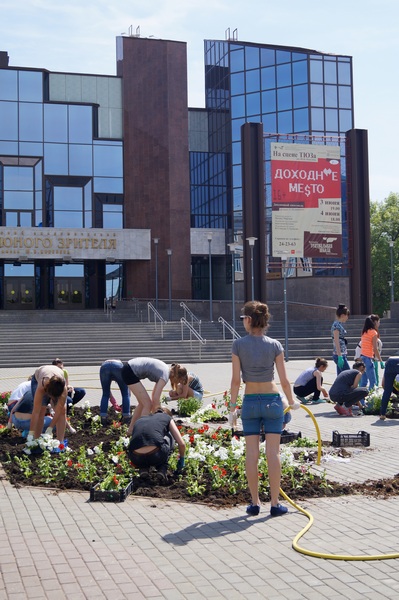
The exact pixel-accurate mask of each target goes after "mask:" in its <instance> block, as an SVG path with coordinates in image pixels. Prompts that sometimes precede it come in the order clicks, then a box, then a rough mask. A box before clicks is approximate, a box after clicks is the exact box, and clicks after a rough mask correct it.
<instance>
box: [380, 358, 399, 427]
mask: <svg viewBox="0 0 399 600" xmlns="http://www.w3.org/2000/svg"><path fill="white" fill-rule="evenodd" d="M396 375H399V359H398V358H389V359H388V360H387V362H386V363H385V370H384V393H383V394H382V399H381V410H380V414H381V415H385V413H386V412H387V406H388V402H389V399H390V397H391V394H392V390H393V382H394V381H395V377H396Z"/></svg>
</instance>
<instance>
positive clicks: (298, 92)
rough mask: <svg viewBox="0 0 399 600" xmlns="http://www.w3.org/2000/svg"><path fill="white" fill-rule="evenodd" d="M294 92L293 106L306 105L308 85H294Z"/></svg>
mask: <svg viewBox="0 0 399 600" xmlns="http://www.w3.org/2000/svg"><path fill="white" fill-rule="evenodd" d="M293 92H294V108H301V107H303V106H307V105H308V102H309V100H308V86H307V85H296V86H294V88H293Z"/></svg>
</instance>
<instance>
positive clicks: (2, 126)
mask: <svg viewBox="0 0 399 600" xmlns="http://www.w3.org/2000/svg"><path fill="white" fill-rule="evenodd" d="M0 139H1V140H17V139H18V104H17V103H16V102H0Z"/></svg>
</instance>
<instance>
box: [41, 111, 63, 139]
mask: <svg viewBox="0 0 399 600" xmlns="http://www.w3.org/2000/svg"><path fill="white" fill-rule="evenodd" d="M44 141H45V142H67V141H68V125H67V107H66V106H64V105H62V104H45V105H44Z"/></svg>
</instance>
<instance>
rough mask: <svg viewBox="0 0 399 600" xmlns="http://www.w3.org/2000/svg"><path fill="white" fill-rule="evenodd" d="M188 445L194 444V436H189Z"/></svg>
mask: <svg viewBox="0 0 399 600" xmlns="http://www.w3.org/2000/svg"><path fill="white" fill-rule="evenodd" d="M190 444H194V436H193V435H190Z"/></svg>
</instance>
